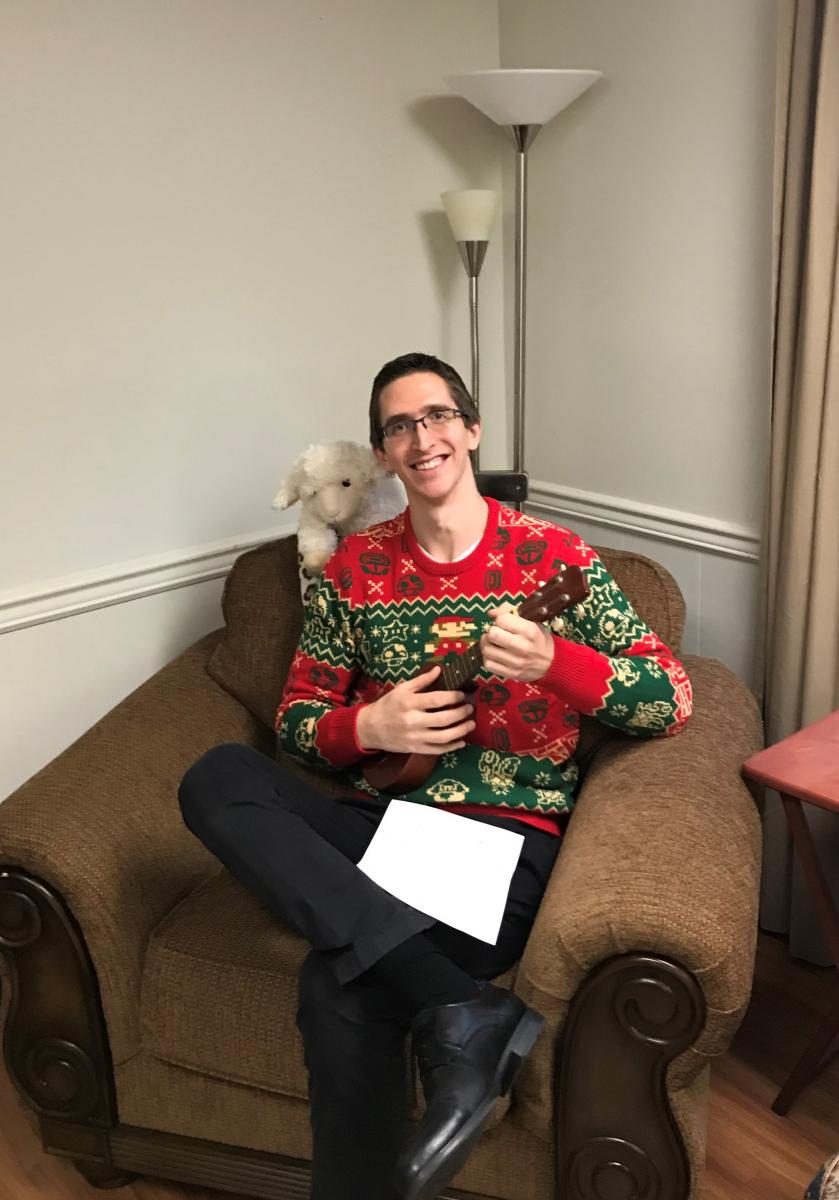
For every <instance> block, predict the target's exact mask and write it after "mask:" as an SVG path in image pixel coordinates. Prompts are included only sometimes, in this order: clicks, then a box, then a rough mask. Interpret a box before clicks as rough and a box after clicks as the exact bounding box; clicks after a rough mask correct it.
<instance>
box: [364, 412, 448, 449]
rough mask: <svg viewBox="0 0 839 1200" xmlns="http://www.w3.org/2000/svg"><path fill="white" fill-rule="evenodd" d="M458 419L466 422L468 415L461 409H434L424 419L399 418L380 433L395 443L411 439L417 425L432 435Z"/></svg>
mask: <svg viewBox="0 0 839 1200" xmlns="http://www.w3.org/2000/svg"><path fill="white" fill-rule="evenodd" d="M456 417H463V420H464V421H465V420H466V419H467V418H466V413H465V412H461V411H460V409H459V408H433V409H432V410H431V412H429V413H426V414H425V416H424V417H413V418H411V417H398V418H397V419H396V420H395V421H388V422H387V424H386V425H383V426H382V427H381V429H380V430H379V432H380V433H381V435H382V437H383V438H386V439H387V441H389V442H393V441H398V440H400V439H401V438H406V437H410V436H411V435H412V434H413V432H414V430H415V429H416V427H417V425H422V427H423V429H429V430H431V432H432V433H433V432H434V430H435V429H445V427H446V426H447V425H448V424H449V423H450V422H451V421H454V420H455V418H456Z"/></svg>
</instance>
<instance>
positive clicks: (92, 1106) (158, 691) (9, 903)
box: [0, 538, 761, 1200]
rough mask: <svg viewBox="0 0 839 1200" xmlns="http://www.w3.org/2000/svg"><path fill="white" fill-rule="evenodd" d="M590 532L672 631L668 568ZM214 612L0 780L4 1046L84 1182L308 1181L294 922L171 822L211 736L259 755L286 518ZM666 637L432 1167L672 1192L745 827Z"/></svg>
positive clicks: (728, 745)
mask: <svg viewBox="0 0 839 1200" xmlns="http://www.w3.org/2000/svg"><path fill="white" fill-rule="evenodd" d="M602 555H603V558H604V559H605V561H606V564H607V566H608V567H609V569H610V570H611V571H612V573H613V575H614V576H615V578H616V579H617V581H618V582H619V584H620V585H621V586H622V587H623V588H624V590H625V591H626V592H627V593H628V595H629V596H630V597H631V598H632V600H633V601H634V603H635V605H636V607H637V608H638V610H639V611H640V613H641V615H642V616H643V617H644V618H645V619H646V620H647V621H648V622H649V623H650V624H651V625H652V626H653V627H654V628H655V629H656V630H657V631H658V632H659V633H660V634H661V636H662V637H663V638H664V639H665V641H667V642H669V643H670V644H671V645H672V646H673V647H674V648H678V646H679V641H680V637H681V633H682V622H683V617H684V604H683V601H682V597H681V595H680V593H679V590H678V588H677V586H676V584H675V582H674V581H673V579H672V578H671V576H670V575H669V574H668V573H667V572H666V571H665V570H664V569H663V568H662V567H660V566H659V565H658V564H656V563H654V562H652V561H651V560H649V559H646V558H644V557H642V556H640V555H636V554H630V553H626V552H623V551H611V550H603V551H602ZM224 615H225V620H226V627H225V628H224V629H223V630H220V631H217V632H216V633H212V634H210V635H209V636H207V637H205V638H203V639H202V640H201V641H199V642H198V643H197V644H196V645H194V646H193V647H192V648H191V649H189V650H187V651H186V652H185V653H184V654H182V655H181V656H180V657H179V658H177V659H176V660H175V661H174V662H172V663H170V664H169V665H168V666H167V667H165V668H164V669H163V670H162V671H160V672H158V674H156V675H155V676H154V677H153V678H152V679H150V680H148V681H147V682H146V683H145V684H143V686H142V687H140V688H139V689H138V690H137V691H135V692H134V693H133V694H132V695H130V696H129V697H128V698H127V699H126V700H124V701H123V702H122V703H121V704H120V705H118V707H117V708H115V709H114V710H113V711H112V712H111V713H109V714H108V715H107V716H106V717H104V718H103V719H102V720H101V721H100V722H98V723H97V724H96V725H95V726H94V728H92V729H90V730H89V731H88V732H87V733H86V734H85V735H84V736H83V737H82V738H80V739H79V740H78V741H77V742H76V743H75V744H74V745H72V746H70V747H69V749H67V750H66V751H65V752H64V753H63V754H61V755H60V756H59V757H58V758H56V759H55V760H54V761H53V762H51V763H50V764H49V765H48V766H47V767H45V768H44V769H43V770H42V771H40V772H39V773H38V774H37V775H36V776H34V777H33V778H32V779H31V780H29V782H28V783H26V784H24V786H23V787H21V788H19V789H18V791H16V792H15V793H14V794H13V795H12V796H11V797H9V799H8V800H7V801H6V802H5V803H4V804H2V805H0V951H2V952H3V953H4V954H5V956H6V960H7V966H8V967H9V968H10V971H9V978H10V988H11V1003H10V1005H9V1006H8V1007H9V1013H8V1017H7V1021H6V1031H5V1043H4V1044H5V1063H6V1069H7V1070H8V1072H9V1074H10V1076H11V1077H12V1079H13V1081H14V1083H15V1084H16V1086H17V1088H18V1089H19V1091H20V1093H21V1095H22V1097H23V1098H24V1100H25V1102H26V1103H27V1104H28V1105H29V1106H31V1108H32V1109H33V1110H34V1113H35V1114H36V1117H37V1120H38V1123H39V1125H40V1129H41V1133H42V1137H43V1143H44V1148H45V1150H46V1151H49V1152H52V1153H58V1154H63V1155H68V1156H70V1157H71V1158H72V1159H74V1160H75V1162H76V1163H77V1165H78V1167H79V1169H80V1170H81V1171H82V1172H83V1173H84V1174H85V1175H86V1176H87V1178H88V1179H89V1180H90V1181H91V1182H93V1183H98V1184H115V1183H118V1182H120V1180H121V1179H122V1178H126V1179H127V1178H129V1177H130V1175H131V1173H143V1174H149V1175H159V1176H163V1177H166V1178H170V1179H175V1180H183V1181H189V1182H194V1183H198V1184H203V1185H205V1186H210V1187H215V1188H222V1189H228V1190H231V1191H236V1192H240V1193H245V1194H247V1195H252V1196H262V1197H277V1198H279V1197H283V1198H288V1200H291V1198H292V1197H299V1196H303V1195H305V1194H307V1157H308V1155H309V1152H310V1143H309V1131H308V1108H307V1102H306V1074H305V1069H304V1065H303V1061H302V1057H301V1046H300V1041H299V1038H298V1034H297V1030H296V1026H295V996H296V977H297V972H298V967H299V965H300V963H301V961H302V958H303V956H304V954H305V952H306V947H305V945H304V943H303V942H302V941H301V940H300V939H299V938H297V937H296V936H294V935H292V934H291V933H290V932H289V931H288V930H286V929H285V928H283V927H282V926H281V925H280V924H279V923H278V922H277V921H276V920H275V919H273V918H272V917H271V916H270V915H269V914H268V913H267V912H266V911H265V910H264V909H263V908H262V907H261V906H260V905H259V903H257V901H256V900H254V899H252V898H251V896H250V895H249V894H248V893H247V892H246V891H245V890H244V889H243V888H242V887H241V886H240V885H239V884H237V883H236V882H235V881H234V880H233V879H232V878H231V877H230V876H229V875H228V874H227V873H226V872H225V871H224V870H222V869H220V868H219V865H218V863H217V862H216V861H215V860H214V859H213V858H212V857H211V856H210V855H209V854H208V853H207V851H206V850H205V849H204V848H203V846H201V845H200V844H199V843H198V842H197V841H196V840H195V839H194V838H193V837H192V836H191V835H190V834H189V833H188V832H187V830H186V829H185V828H184V827H183V825H182V824H181V819H180V814H179V811H178V806H177V802H176V790H177V786H178V783H179V781H180V778H181V776H182V774H183V772H184V771H185V770H186V768H187V767H188V766H189V765H190V763H192V762H193V761H194V760H195V759H196V758H197V757H198V756H199V755H200V754H201V753H203V751H204V750H206V749H207V748H208V747H210V746H212V745H215V744H217V743H219V742H223V741H242V742H248V743H250V744H252V745H255V746H257V747H259V748H261V749H263V750H264V751H266V752H267V753H269V754H273V753H274V752H275V739H274V734H273V728H272V727H273V717H274V711H275V707H276V704H277V701H278V698H279V694H280V691H281V688H282V684H283V679H284V676H285V673H286V670H287V668H288V663H289V661H290V657H291V654H292V651H293V648H294V645H295V643H296V640H297V636H298V633H299V629H300V624H301V607H300V602H299V598H298V581H297V565H296V544H295V541H294V539H293V538H286V539H282V540H279V541H276V542H272V543H269V544H266V545H263V546H261V547H259V548H258V549H256V550H253V551H250V552H248V553H247V554H244V555H243V556H242V557H241V558H240V559H239V560H238V562H237V563H236V565H235V567H234V569H233V571H232V573H231V576H230V578H229V580H228V582H227V586H226V589H225V596H224ZM685 662H686V664H687V668H688V671H689V673H690V676H691V679H692V682H693V685H694V692H695V713H694V716H693V718H692V720H691V721H690V722H689V724H688V726H687V728H686V729H685V731H684V732H683V733H682V734H680V735H679V736H677V737H675V738H668V739H663V740H656V741H652V742H650V741H646V742H641V741H634V740H631V739H629V738H625V737H622V736H620V735H616V734H611V735H607V734H606V732H605V731H603V730H602V727H599V726H595V725H594V723H589V725H588V726H587V728H586V730H585V734H586V747H585V749H584V750H583V751H582V756H583V757H584V759H585V760H586V768H587V769H586V773H585V778H584V783H583V786H582V789H581V793H580V796H579V800H578V804H577V808H576V810H575V812H574V815H573V817H572V820H571V824H570V827H569V830H568V833H567V836H566V839H565V842H564V845H563V847H562V849H561V852H560V855H559V858H558V860H557V865H556V867H555V870H554V873H553V876H552V878H551V881H550V884H549V887H548V890H547V893H546V895H545V898H544V902H543V904H542V907H541V909H540V912H539V916H538V918H537V921H536V925H535V927H534V929H533V932H532V935H531V938H530V941H529V943H528V946H527V950H526V952H525V955H524V957H523V959H522V960H521V963H520V964H519V965H518V968H517V969H516V970H515V971H514V972H511V973H510V974H509V975H508V976H506V977H505V981H507V980H508V979H509V980H513V977H514V986H515V988H516V990H517V991H518V992H519V993H520V994H521V995H522V997H523V998H524V999H525V1000H526V1001H527V1003H529V1004H531V1005H533V1006H535V1007H536V1008H537V1009H539V1010H540V1011H541V1012H542V1013H543V1014H544V1015H545V1017H546V1018H547V1030H546V1032H545V1034H544V1035H543V1036H542V1038H541V1039H540V1041H539V1042H538V1043H537V1046H536V1049H535V1050H534V1052H533V1054H532V1056H531V1058H530V1059H529V1061H528V1063H527V1064H526V1066H525V1069H524V1070H523V1071H522V1073H521V1075H520V1076H519V1080H518V1082H517V1085H516V1087H515V1088H514V1091H513V1095H512V1098H511V1101H510V1102H509V1104H508V1108H507V1110H506V1111H502V1108H501V1107H500V1106H499V1109H498V1110H497V1111H496V1113H495V1117H494V1122H493V1123H492V1124H491V1126H490V1128H489V1129H488V1130H487V1132H486V1133H485V1134H484V1136H483V1138H482V1140H481V1142H480V1144H479V1145H478V1147H477V1148H476V1150H475V1152H474V1153H473V1155H472V1158H471V1160H470V1161H469V1163H468V1165H467V1166H466V1168H465V1169H464V1170H463V1171H462V1172H461V1174H460V1175H459V1176H458V1178H457V1179H456V1180H455V1186H456V1187H457V1189H463V1190H464V1191H465V1192H468V1193H472V1194H475V1195H479V1196H484V1197H500V1198H503V1200H534V1198H537V1200H543V1198H544V1200H549V1198H551V1197H555V1198H556V1200H597V1198H602V1200H606V1198H611V1197H613V1196H625V1195H630V1194H631V1195H633V1196H637V1197H643V1198H644V1200H648V1198H649V1200H652V1198H653V1197H657V1198H658V1200H681V1198H684V1197H690V1198H691V1200H698V1197H699V1195H700V1190H701V1176H702V1167H703V1160H704V1156H705V1110H706V1100H707V1093H708V1080H709V1071H710V1062H711V1060H712V1059H713V1057H714V1056H715V1055H718V1054H721V1053H722V1052H723V1051H724V1050H725V1048H726V1046H727V1045H728V1043H729V1040H730V1039H731V1037H732V1035H733V1033H734V1031H735V1029H736V1028H737V1025H738V1023H739V1021H740V1018H741V1015H742V1013H743V1011H744V1008H745V1006H746V1004H747V1002H748V999H749V992H750V985H751V978H752V965H753V956H754V941H755V932H756V903H757V890H758V872H759V861H760V857H759V825H758V817H757V813H756V811H755V807H754V804H753V802H752V799H751V796H750V794H749V792H748V791H747V789H746V788H745V786H744V784H743V783H742V782H741V780H740V764H741V763H742V761H743V759H745V758H746V757H747V756H748V755H750V754H751V753H753V752H754V751H755V750H756V749H758V748H759V747H760V745H761V726H760V720H759V717H758V712H757V707H756V704H755V701H754V699H753V697H752V696H751V694H750V692H749V691H748V690H747V688H746V687H745V686H744V684H743V683H742V682H740V681H739V680H738V679H737V678H736V677H735V676H734V675H732V674H731V672H729V671H728V670H727V669H726V668H725V667H723V666H721V665H720V664H719V663H717V662H714V661H712V660H709V659H705V658H699V657H687V658H686V659H685ZM300 769H303V768H300ZM417 1103H419V1101H417ZM633 1181H634V1182H633Z"/></svg>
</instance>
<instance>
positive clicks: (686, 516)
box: [499, 0, 776, 682]
mask: <svg viewBox="0 0 839 1200" xmlns="http://www.w3.org/2000/svg"><path fill="white" fill-rule="evenodd" d="M775 11H776V5H775V0H735V2H732V0H500V5H499V12H500V18H499V29H500V50H501V63H502V65H503V66H506V67H518V66H528V67H586V68H594V69H598V70H601V71H603V73H604V78H603V79H602V80H600V81H599V82H598V83H596V84H595V85H594V86H593V87H592V88H591V89H590V90H589V91H588V92H587V93H585V94H584V95H583V96H582V97H581V98H580V99H579V100H577V101H576V102H575V103H574V104H573V105H572V106H571V107H570V108H568V109H567V110H565V112H563V113H561V114H560V115H559V116H558V117H556V118H555V119H554V121H552V122H551V123H550V124H548V125H547V126H546V127H545V128H544V129H543V130H542V131H541V132H540V133H539V135H538V137H537V138H536V141H535V143H534V145H533V147H532V149H531V151H530V155H529V159H530V180H529V182H530V193H529V196H530V205H529V217H530V220H529V235H530V236H529V288H528V328H527V336H528V359H527V366H528V384H527V397H528V400H527V422H526V424H527V446H528V449H527V463H528V467H529V469H530V472H531V477H532V480H533V481H534V484H533V488H532V494H533V497H534V501H535V502H536V504H537V505H538V508H539V511H541V512H544V513H546V514H548V515H551V516H552V517H553V518H554V519H555V520H558V521H560V522H564V523H566V524H569V525H571V526H572V527H574V528H576V529H578V530H579V531H580V532H582V533H583V536H585V537H588V539H589V540H591V541H596V542H598V543H599V544H601V545H611V546H618V547H624V548H630V549H636V550H638V551H640V552H642V553H646V554H649V555H652V556H653V557H655V558H658V559H660V560H661V561H663V562H664V563H665V564H666V565H667V566H668V567H669V568H670V570H671V571H672V572H673V574H674V575H675V576H676V578H677V580H678V582H679V584H680V585H681V587H682V590H683V591H684V593H685V597H686V600H687V605H688V626H687V635H686V646H687V648H688V649H689V650H691V651H696V652H701V653H703V654H708V655H711V656H713V657H716V658H720V659H722V660H723V661H724V662H726V663H727V664H728V665H729V666H731V667H732V668H733V669H734V670H735V671H737V672H738V673H739V674H741V675H742V676H743V677H744V678H746V679H747V680H749V681H750V682H753V681H754V680H753V671H752V654H753V631H754V626H755V616H756V597H757V586H758V568H757V562H758V555H759V541H760V521H761V505H762V499H763V490H764V470H765V460H766V448H767V436H768V432H767V431H768V414H769V368H770V266H771V252H770V249H771V241H770V239H771V199H772V142H773V132H774V130H773V120H774V99H775V80H774V74H775ZM510 183H511V171H509V170H508V174H507V179H506V187H507V191H508V194H509V192H510V190H511V189H510ZM508 241H509V239H508ZM509 261H511V259H510V247H509V246H508V262H509ZM509 316H510V314H509V313H508V318H509Z"/></svg>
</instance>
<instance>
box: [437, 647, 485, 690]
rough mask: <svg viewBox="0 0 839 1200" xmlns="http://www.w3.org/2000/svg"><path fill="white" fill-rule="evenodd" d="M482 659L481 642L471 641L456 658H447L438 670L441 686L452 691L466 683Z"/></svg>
mask: <svg viewBox="0 0 839 1200" xmlns="http://www.w3.org/2000/svg"><path fill="white" fill-rule="evenodd" d="M483 661H484V660H483V655H482V654H481V643H480V642H473V643H472V645H471V646H470V647H469V649H468V650H464V651H463V653H462V654H459V655H458V656H457V658H452V659H448V660H447V661H446V662H444V663H443V667H442V670H441V672H440V678H441V679H442V681H443V686H444V687H445V688H446V689H447V690H449V691H453V690H455V689H456V688H459V687H461V686H462V685H463V684H464V683H468V682H469V680H470V679H474V678H475V676H476V675H477V674H478V672H479V671H480V669H481V664H482V662H483Z"/></svg>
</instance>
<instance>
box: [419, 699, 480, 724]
mask: <svg viewBox="0 0 839 1200" xmlns="http://www.w3.org/2000/svg"><path fill="white" fill-rule="evenodd" d="M457 721H466V722H468V723H469V724H471V726H472V728H473V729H474V728H475V721H474V719H473V718H472V705H471V704H459V705H458V706H457V707H456V708H448V709H445V710H442V711H440V712H429V713H426V714H425V717H424V720H423V724H424V725H425V726H426V728H427V729H448V728H449V727H450V726H452V725H454V724H455V722H457Z"/></svg>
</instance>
